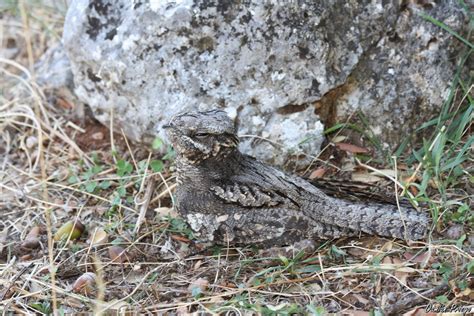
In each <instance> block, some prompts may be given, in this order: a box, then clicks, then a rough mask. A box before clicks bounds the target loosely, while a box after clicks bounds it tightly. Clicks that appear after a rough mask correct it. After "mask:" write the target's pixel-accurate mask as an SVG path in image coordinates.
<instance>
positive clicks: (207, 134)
mask: <svg viewBox="0 0 474 316" xmlns="http://www.w3.org/2000/svg"><path fill="white" fill-rule="evenodd" d="M209 135H210V134H209V133H196V134H194V136H196V137H207V136H209Z"/></svg>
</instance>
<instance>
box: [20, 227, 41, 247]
mask: <svg viewBox="0 0 474 316" xmlns="http://www.w3.org/2000/svg"><path fill="white" fill-rule="evenodd" d="M39 234H40V228H39V226H34V227H33V228H32V229H31V230H30V232H29V233H28V235H26V237H25V240H24V241H23V243H22V244H21V246H22V247H23V248H28V249H36V248H38V247H39V245H40V240H39V238H38V236H39Z"/></svg>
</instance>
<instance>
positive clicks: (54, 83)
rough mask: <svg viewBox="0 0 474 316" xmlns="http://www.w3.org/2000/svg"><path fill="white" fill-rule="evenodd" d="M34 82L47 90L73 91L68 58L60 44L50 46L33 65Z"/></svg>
mask: <svg viewBox="0 0 474 316" xmlns="http://www.w3.org/2000/svg"><path fill="white" fill-rule="evenodd" d="M35 72H36V73H37V78H36V81H37V82H38V84H39V85H41V86H44V87H46V88H49V89H61V88H63V87H66V88H69V89H73V88H74V81H73V74H72V71H71V64H70V62H69V58H68V57H67V55H66V52H65V51H64V47H63V45H62V44H58V45H56V46H52V47H51V48H49V49H48V50H47V51H46V53H44V54H43V55H42V56H41V58H40V60H39V61H38V62H37V63H36V65H35Z"/></svg>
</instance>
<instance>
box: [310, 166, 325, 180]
mask: <svg viewBox="0 0 474 316" xmlns="http://www.w3.org/2000/svg"><path fill="white" fill-rule="evenodd" d="M325 173H326V169H325V168H318V169H316V170H314V171H313V172H311V174H310V175H309V179H310V180H313V179H316V178H322V177H323V176H324V174H325Z"/></svg>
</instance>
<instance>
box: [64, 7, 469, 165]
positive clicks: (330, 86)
mask: <svg viewBox="0 0 474 316" xmlns="http://www.w3.org/2000/svg"><path fill="white" fill-rule="evenodd" d="M398 3H399V2H398V1H368V0H367V1H349V2H347V1H342V0H341V1H339V0H338V1H336V0H333V1H298V2H296V3H286V2H284V1H252V2H250V1H238V2H233V1H209V0H195V1H192V0H184V1H155V0H151V1H141V0H136V1H130V0H117V1H112V0H74V1H72V3H71V6H70V8H69V11H68V14H67V17H66V22H65V26H64V35H63V42H64V46H65V49H66V52H67V55H68V57H69V59H70V62H71V67H72V71H73V74H74V83H75V87H76V88H75V92H76V94H77V96H78V97H79V98H80V99H81V100H82V101H83V102H85V103H87V104H89V105H90V106H91V108H92V110H93V112H94V114H95V116H96V118H97V119H99V120H100V121H102V122H103V123H106V124H108V122H109V120H110V117H111V115H113V119H114V126H120V127H121V128H123V129H124V131H125V133H126V134H127V135H128V136H130V137H131V138H132V139H134V140H140V141H149V140H150V139H152V138H153V137H155V136H156V135H162V136H164V133H163V131H162V130H161V125H162V124H163V123H164V122H167V121H168V120H169V118H170V117H171V116H173V115H174V114H176V113H177V112H181V111H183V110H187V109H191V108H200V109H209V108H215V107H219V108H224V109H225V110H226V111H228V113H229V114H230V115H231V116H234V117H235V118H236V119H237V122H238V124H239V133H240V134H242V135H247V136H245V137H244V140H245V141H244V142H243V144H242V147H243V150H244V151H246V152H249V153H251V154H254V155H255V156H257V157H259V158H261V159H264V160H267V161H271V162H273V163H276V164H283V163H284V162H285V161H286V159H287V157H288V154H294V153H298V152H301V151H302V152H305V153H307V154H309V155H314V154H316V153H317V152H318V150H319V147H320V145H321V142H322V139H323V138H322V131H323V124H322V123H321V122H320V118H319V116H318V115H317V114H315V113H319V112H317V111H315V109H316V108H317V109H318V111H320V113H321V116H323V119H324V120H325V121H326V123H328V124H331V123H332V122H334V121H335V120H336V119H337V118H339V119H341V118H344V117H347V116H348V115H350V114H351V113H352V112H353V111H354V109H361V110H362V111H363V112H364V113H365V114H366V116H367V117H368V118H369V119H370V121H371V123H372V125H373V126H374V128H375V132H376V133H377V134H378V135H380V137H381V139H382V140H385V141H388V142H390V143H391V144H395V143H396V142H397V141H398V140H399V139H400V135H401V134H403V135H406V134H407V131H410V130H412V129H413V128H414V127H415V126H414V125H413V124H411V123H413V121H414V120H415V119H416V120H423V119H425V118H428V117H430V116H431V115H433V113H436V111H437V110H438V109H439V107H440V106H441V104H442V101H443V98H444V97H445V96H446V94H447V91H448V86H449V81H450V79H451V78H452V75H453V72H454V70H455V59H454V58H453V55H454V53H455V50H454V48H455V46H456V45H455V44H456V43H455V41H453V40H452V39H451V38H450V35H449V34H447V33H446V32H444V31H443V30H441V29H440V28H439V27H437V26H435V25H432V24H431V23H430V22H427V21H425V20H423V19H422V18H421V17H420V16H419V15H418V13H417V12H418V11H423V12H425V13H426V14H430V15H433V16H435V17H436V18H438V19H439V20H442V21H444V22H445V23H446V24H447V25H449V26H450V27H451V28H452V29H453V30H460V29H461V28H462V27H463V24H464V16H463V14H462V10H461V8H460V7H459V6H458V5H457V2H456V1H444V2H442V3H441V4H438V5H436V6H434V7H431V6H430V5H425V7H417V6H416V5H415V4H410V5H409V6H407V5H405V6H400V5H399V4H398ZM328 113H329V114H328ZM323 114H324V115H323ZM415 114H416V116H414V115H415ZM407 123H409V124H408V125H407ZM402 129H403V132H402ZM251 135H254V136H257V137H254V136H251ZM275 144H278V145H279V146H277V147H282V148H284V149H285V151H284V154H277V155H275V151H274V149H273V146H274V145H275Z"/></svg>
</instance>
